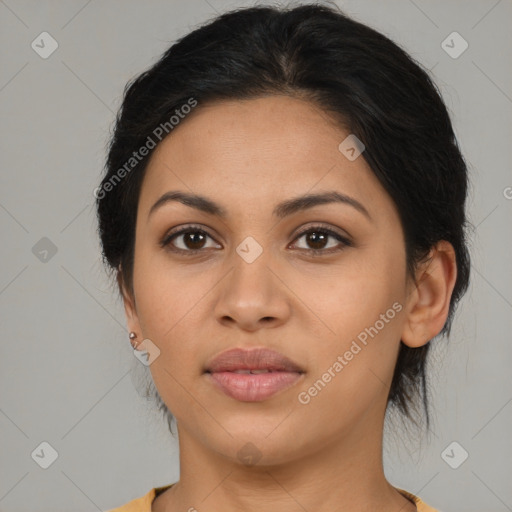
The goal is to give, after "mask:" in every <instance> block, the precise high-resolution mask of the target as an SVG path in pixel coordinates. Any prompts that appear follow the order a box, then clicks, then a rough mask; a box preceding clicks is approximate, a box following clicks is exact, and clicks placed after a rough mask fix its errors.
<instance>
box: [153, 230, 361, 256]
mask: <svg viewBox="0 0 512 512" xmlns="http://www.w3.org/2000/svg"><path fill="white" fill-rule="evenodd" d="M313 232H314V233H318V234H322V235H328V236H331V237H333V238H335V239H336V240H338V242H340V243H341V244H342V247H340V248H332V247H331V248H330V249H299V250H300V251H306V252H308V253H309V254H311V255H313V256H322V255H326V254H332V253H333V252H338V251H341V250H343V249H344V248H345V247H353V244H352V242H351V241H350V240H349V239H348V238H346V237H344V236H342V235H340V234H339V233H336V232H335V231H333V230H331V229H328V228H326V227H324V226H321V225H317V226H309V227H308V228H306V229H304V230H303V231H301V232H300V233H298V234H297V236H296V237H295V239H294V241H297V240H299V239H300V238H301V237H302V236H304V235H306V234H308V233H313ZM185 233H201V234H203V235H206V236H208V237H210V238H211V239H212V240H213V237H212V236H211V235H210V234H209V233H207V232H206V231H205V230H204V229H201V227H199V226H194V225H190V226H185V227H183V228H181V229H179V230H177V231H174V232H171V233H168V234H167V235H165V236H164V238H163V240H162V241H161V242H160V245H161V247H163V248H166V249H168V250H170V251H172V252H176V253H181V254H184V253H185V254H188V255H190V256H192V255H194V254H197V253H199V252H202V251H203V250H204V249H186V250H185V249H178V248H176V247H172V244H171V241H172V240H173V239H174V238H177V237H178V236H179V235H183V234H185ZM333 249H334V250H333Z"/></svg>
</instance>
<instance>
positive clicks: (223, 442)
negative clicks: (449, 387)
mask: <svg viewBox="0 0 512 512" xmlns="http://www.w3.org/2000/svg"><path fill="white" fill-rule="evenodd" d="M466 189H467V169H466V165H465V162H464V159H463V157H462V155H461V153H460V151H459V148H458V144H457V141H456V138H455V136H454V132H453V129H452V126H451V122H450V118H449V115H448V113H447V110H446V107H445V105H444V103H443V101H442V99H441V96H440V94H439V92H438V91H437V89H436V87H435V85H434V84H433V83H432V81H431V80H430V78H429V77H428V75H427V73H426V72H425V71H424V70H423V69H422V68H421V67H420V65H419V64H417V63H416V62H414V61H413V60H412V59H411V57H410V56H408V55H407V54H406V53H405V52H404V51H403V50H402V49H401V48H399V47H398V46H397V45H396V44H395V43H393V42H391V41H390V40H389V39H388V38H386V37H385V36H383V35H382V34H380V33H378V32H376V31H374V30H372V29H370V28H369V27H367V26H365V25H363V24H360V23H358V22H356V21H354V20H352V19H350V18H348V17H346V16H345V15H344V14H343V13H342V12H340V11H339V10H338V9H336V8H335V7H333V8H331V7H326V6H319V5H304V6H299V7H295V8H274V7H254V8H247V9H240V10H237V11H232V12H229V13H226V14H224V15H222V16H220V17H218V18H217V19H215V20H213V21H212V22H210V23H208V24H206V25H204V26H203V27H201V28H199V29H197V30H195V31H193V32H192V33H190V34H188V35H187V36H186V37H184V38H182V39H181V40H180V41H178V42H177V43H176V44H174V45H173V46H171V47H170V48H169V50H168V51H167V52H166V53H165V54H164V55H163V56H162V57H161V59H160V60H159V61H158V62H157V63H156V64H155V65H154V66H153V67H152V68H151V69H149V70H148V71H146V72H144V73H142V74H141V75H140V76H139V77H137V78H136V79H135V80H133V81H132V82H131V83H130V84H129V85H128V86H127V88H126V91H125V97H124V101H123V105H122V108H121V110H120V113H119V116H118V119H117V124H116V128H115V132H114V135H113V138H112V141H111V145H110V148H109V154H108V159H107V165H106V173H105V176H104V178H103V181H102V183H101V185H100V186H99V187H98V189H97V190H96V196H97V208H98V218H99V233H100V237H101V242H102V245H103V255H104V259H105V261H106V263H107V264H108V266H109V267H110V268H111V269H112V271H113V272H114V274H115V276H116V278H117V282H118V284H119V289H120V292H121V294H122V297H123V300H124V305H125V311H126V316H127V324H128V328H129V331H130V340H131V342H132V345H133V346H134V348H135V350H137V351H139V352H140V354H141V359H143V360H144V359H145V364H147V365H149V368H150V371H151V375H152V379H153V381H154V383H155V386H156V389H157V392H156V398H157V399H158V401H159V403H160V406H161V407H162V409H163V410H164V412H165V413H166V414H167V416H168V419H169V421H170V419H172V418H173V417H174V418H175V420H176V424H177V429H178V435H179V446H180V480H179V482H176V483H174V484H173V485H168V486H165V487H159V488H154V489H151V491H150V492H148V493H147V494H146V495H145V496H144V497H142V498H140V499H138V500H135V501H132V502H130V503H128V504H127V505H125V506H124V507H121V508H118V509H115V510H116V511H124V512H129V511H144V512H149V511H153V512H163V511H175V510H176V511H177V510H190V511H192V510H208V511H217V510H223V511H232V510H245V511H249V510H255V511H256V510H280V511H288V510H289V511H292V510H293V511H295V510H306V511H313V510H314V511H315V512H323V511H327V510H329V511H332V510H343V511H344V512H352V511H354V512H355V511H362V510H379V511H381V512H388V511H389V512H391V511H394V512H398V511H401V512H412V511H414V510H417V511H433V510H434V509H433V508H431V507H429V506H428V505H426V504H425V503H424V502H423V501H422V500H421V499H420V498H419V497H417V496H414V495H412V494H411V493H409V492H406V491H404V490H402V489H399V488H396V487H394V486H392V485H391V484H390V483H389V482H388V481H387V480H386V477H385V475H384V471H383V464H382V434H383V425H384V418H385V413H386V410H387V408H388V407H394V408H396V409H397V410H398V411H400V412H402V413H403V414H404V416H405V417H409V418H413V419H414V418H417V417H418V416H417V415H418V414H419V413H420V412H421V408H422V407H423V409H424V413H423V418H424V424H425V426H426V427H427V428H428V404H427V401H426V387H425V386H426V375H425V364H426V360H427V354H428V351H429V347H430V342H431V340H432V339H433V338H435V337H436V336H437V335H438V334H440V333H443V334H445V333H449V328H450V323H451V320H452V317H453V313H454V309H455V306H456V303H457V301H458V300H459V299H460V298H461V296H462V295H463V293H464V292H465V290H466V288H467V285H468V279H469V257H468V252H467V248H466V244H465V225H466V216H465V200H466ZM142 354H143V356H142ZM171 411H172V414H171Z"/></svg>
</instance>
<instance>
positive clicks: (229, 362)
mask: <svg viewBox="0 0 512 512" xmlns="http://www.w3.org/2000/svg"><path fill="white" fill-rule="evenodd" d="M236 370H270V371H276V372H277V371H284V372H297V373H304V370H303V369H302V368H301V367H300V366H299V365H298V364H296V363H295V362H294V361H292V360H291V359H289V358H288V357H286V356H285V355H283V354H280V353H279V352H276V351H275V350H270V349H267V348H255V349H243V348H233V349H230V350H225V351H224V352H221V353H220V354H219V355H218V356H216V357H214V358H213V359H212V360H211V361H210V362H209V363H208V364H207V365H206V369H205V372H206V373H216V372H233V371H236Z"/></svg>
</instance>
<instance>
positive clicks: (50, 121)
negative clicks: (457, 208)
mask: <svg viewBox="0 0 512 512" xmlns="http://www.w3.org/2000/svg"><path fill="white" fill-rule="evenodd" d="M246 5H249V2H242V1H237V2H221V1H220V0H208V1H206V0H191V1H187V2H178V1H170V0H166V1H164V0H161V1H152V2H140V1H139V2H137V1H133V0H131V1H120V0H118V1H108V2H100V1H98V0H96V1H94V0H93V1H86V0H80V1H67V2H57V1H40V2H36V1H35V0H34V1H21V0H6V1H0V43H1V47H2V54H1V55H2V57H1V66H0V115H1V119H2V123H1V131H0V144H1V151H0V158H1V188H0V226H1V233H2V244H1V248H0V251H1V255H2V266H1V270H0V308H1V339H2V343H1V356H2V357H1V359H0V365H1V366H0V368H1V373H0V431H1V438H0V460H1V467H0V511H1V512H18V511H20V512H21V511H27V510H31V511H34V512H37V511H52V512H58V511H69V510H74V511H77V512H79V511H94V510H106V509H108V508H111V507H114V506H119V505H121V504H123V503H125V502H126V501H128V500H130V499H133V498H135V497H138V496H141V495H143V494H145V493H146V492H147V491H149V489H150V488H151V487H153V486H158V485H165V484H168V483H171V482H174V481H176V480H177V479H178V477H179V468H178V458H177V457H178V450H177V444H176V441H175V440H173V438H172V437H171V436H170V434H169V433H168V431H167V427H166V424H165V423H164V422H163V420H161V419H160V416H159V414H158V413H154V412H152V410H153V409H152V408H153V405H154V404H153V402H152V401H148V400H146V399H145V398H144V397H143V396H142V392H143V390H141V389H140V385H139V389H137V383H136V381H137V379H138V378H140V377H141V376H142V377H144V375H142V374H140V368H141V367H142V365H141V364H140V363H139V362H138V361H137V360H136V359H135V358H134V357H133V354H132V351H131V349H130V345H129V341H128V338H127V331H126V327H125V321H124V312H123V310H122V305H121V302H120V301H119V299H118V298H117V296H116V294H115V293H114V291H113V289H112V287H111V286H110V284H109V281H108V279H107V278H106V275H105V273H104V270H103V268H102V265H101V260H100V252H99V245H98V242H97V240H96V235H95V227H96V226H95V216H94V208H93V199H94V198H93V190H94V188H95V187H96V186H97V184H98V181H99V177H100V173H101V170H102V166H103V161H104V157H105V144H106V141H107V137H108V134H109V130H110V128H111V126H112V123H113V119H114V114H115V112H116V109H117V108H118V107H119V105H120V99H121V93H122V89H123V87H124V85H125V83H126V82H127V80H128V79H130V78H131V77H133V76H134V75H135V74H137V73H139V72H141V71H142V70H144V69H146V68H147V67H148V66H149V65H150V64H151V63H153V62H155V61H156V59H157V58H158V57H159V56H160V54H161V53H162V52H163V51H164V50H166V49H167V47H168V46H169V44H170V43H171V42H172V41H173V40H175V39H176V38H177V37H179V36H181V35H184V34H185V33H187V32H188V31H189V30H191V29H192V28H193V27H194V26H195V25H196V24H197V23H200V22H202V21H205V20H206V19H208V18H210V17H211V16H213V15H215V14H216V13H217V12H222V11H225V10H227V9H229V8H231V7H240V6H246ZM338 5H340V6H341V7H343V8H344V9H345V10H346V12H347V13H348V14H349V15H352V16H354V17H355V18H357V19H359V20H361V21H363V22H365V23H367V24H369V25H370V26H372V27H374V28H376V29H378V30H380V31H382V32H383V33H385V34H386V35H388V36H390V37H391V38H392V39H394V40H395V41H396V42H398V43H399V44H401V45H403V46H404V47H405V48H406V49H407V50H408V51H409V52H410V53H411V54H412V55H413V56H414V57H415V58H417V59H418V60H419V61H420V62H421V63H422V64H423V65H425V66H426V67H427V68H429V69H432V70H433V74H434V76H435V79H436V82H437V83H438V85H439V87H440V88H441V91H442V94H443V96H444V98H445V101H446V103H447V105H448V107H449V109H450V112H451V114H452V118H453V122H454V127H455V130H456V133H457V136H458V138H459V141H460V145H461V147H462V151H463V153H464V154H465V156H466V158H467V161H468V164H469V167H470V172H471V181H472V191H471V196H470V204H469V212H470V218H471V221H472V223H473V224H474V226H475V230H474V233H473V241H472V249H471V250H472V257H473V275H472V283H471V287H470V290H469V291H468V294H467V295H466V297H465V299H464V300H463V303H462V304H461V306H460V308H459V311H458V315H457V317H456V320H455V323H454V327H453V333H452V337H451V339H450V341H449V342H446V341H445V340H440V341H439V342H438V343H437V345H436V349H435V351H434V358H433V360H432V363H433V364H432V367H431V374H432V385H433V386H432V389H433V396H432V403H433V406H434V416H435V418H434V419H435V424H434V427H433V434H432V435H431V437H430V439H429V438H427V437H425V436H423V437H421V439H418V434H417V433H415V432H414V430H411V433H410V435H409V438H407V436H406V435H405V434H404V433H403V432H400V431H399V433H391V434H390V435H389V436H387V437H386V459H385V467H386V473H387V475H388V478H389V479H390V481H391V482H392V483H393V484H394V485H397V486H399V487H402V488H405V489H407V490H409V491H411V492H413V493H418V494H419V495H421V496H422V497H423V499H424V500H425V501H426V502H427V503H429V504H431V505H432V506H434V507H438V508H440V509H441V510H442V511H443V512H448V511H453V512H462V511H464V512H473V511H486V512H493V511H495V512H498V511H505V510H512V486H511V485H510V484H511V481H510V478H511V466H512V463H511V460H512V436H510V431H511V423H512V422H511V419H512V418H511V416H512V403H511V402H512V389H511V385H510V370H509V369H510V366H511V364H512V357H511V351H512V349H511V346H512V345H511V343H510V341H511V340H510V332H511V330H512V323H511V318H512V315H511V307H512V293H511V284H512V279H511V277H512V276H511V274H512V273H511V272H510V255H511V254H512V251H511V249H512V247H511V245H512V240H511V236H510V223H511V222H510V221H511V213H512V200H511V199H510V197H512V189H510V188H507V187H512V175H511V172H510V169H511V152H510V144H511V140H512V137H511V136H512V122H511V119H512V117H511V112H512V98H511V97H512V73H511V68H510V55H511V49H512V31H511V30H510V20H512V2H511V1H510V0H508V1H507V0H501V1H496V0H489V1H485V0H480V1H464V2H463V1H453V0H452V1H446V0H439V1H429V2H426V1H422V2H420V0H415V1H412V0H400V1H398V0H396V1H381V2H378V1H376V0H375V1H347V2H338ZM43 31H47V32H49V33H50V34H51V35H52V37H53V38H55V40H56V41H57V42H58V45H59V46H58V49H57V50H56V51H55V52H54V53H53V54H52V55H51V56H50V57H49V58H47V59H43V58H41V57H40V56H39V55H38V54H37V53H36V52H35V51H34V50H33V49H32V48H31V43H32V41H33V40H34V39H36V37H37V36H38V35H39V34H40V33H41V32H43ZM453 31H457V32H459V33H460V34H461V35H462V37H463V38H464V39H465V40H466V41H467V42H468V43H469V48H468V49H467V50H466V51H465V52H464V53H463V54H462V55H461V56H460V57H458V58H456V59H454V58H452V57H450V56H449V55H448V54H447V53H446V52H445V51H444V49H443V48H442V47H441V43H442V41H443V40H445V38H446V37H447V36H448V35H449V34H450V33H452V32H453ZM457 44H458V43H457ZM507 197H508V199H507ZM43 237H46V238H48V239H49V240H51V242H52V243H53V244H54V245H55V247H56V249H57V252H56V253H55V254H52V252H51V250H50V252H48V253H47V254H45V253H44V252H42V251H44V249H45V247H46V249H48V241H46V240H43V241H42V242H39V241H40V239H41V238H43ZM38 242H39V245H36V244H37V243H38ZM45 244H46V245H45ZM34 246H36V249H33V247H34ZM507 257H508V258H507ZM144 369H145V368H144ZM507 370H508V371H507ZM407 439H409V440H407ZM43 441H46V442H48V443H49V444H50V445H51V446H52V447H53V448H54V449H55V450H56V451H57V452H58V458H57V459H56V460H55V462H54V463H53V464H52V465H51V466H50V467H49V468H48V469H42V468H41V467H40V466H39V465H38V464H36V462H35V460H34V459H33V458H32V456H31V454H32V452H33V451H34V450H35V449H36V448H37V447H38V446H39V445H40V443H41V442H43ZM453 441H457V442H458V443H459V444H460V445H461V446H462V447H463V448H464V449H465V450H466V451H467V452H468V453H469V457H468V459H467V460H466V461H465V462H464V463H463V464H462V465H460V467H458V469H452V468H451V467H450V466H449V465H448V464H447V463H446V462H445V461H444V460H443V458H442V457H441V453H442V452H443V451H444V450H445V448H446V447H447V446H448V445H449V444H450V443H452V442H453ZM457 450H459V451H457ZM46 453H48V451H47V452H46ZM450 453H453V454H454V455H453V457H452V458H455V459H456V458H457V457H460V453H461V452H460V448H456V450H455V451H454V452H450ZM45 456H46V455H45ZM311 512H312V511H311Z"/></svg>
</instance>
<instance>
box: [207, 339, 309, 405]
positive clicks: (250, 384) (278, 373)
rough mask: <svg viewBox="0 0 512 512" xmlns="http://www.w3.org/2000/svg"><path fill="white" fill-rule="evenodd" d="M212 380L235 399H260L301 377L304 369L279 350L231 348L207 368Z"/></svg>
mask: <svg viewBox="0 0 512 512" xmlns="http://www.w3.org/2000/svg"><path fill="white" fill-rule="evenodd" d="M204 373H205V376H206V377H207V378H208V379H209V381H210V382H211V383H212V384H213V385H215V386H216V388H217V389H219V390H220V391H222V392H223V393H224V394H226V395H228V396H229V397H231V398H234V399H235V400H239V401H242V402H260V401H263V400H266V399H268V398H270V397H272V396H274V395H275V394H277V393H278V392H280V391H284V390H285V389H288V388H290V387H291V386H293V385H294V384H296V383H297V382H298V381H299V380H302V378H303V375H304V373H305V372H304V370H303V369H302V368H301V367H300V366H299V365H297V364H296V363H295V362H293V361H292V360H291V359H289V358H287V357H286V356H284V355H283V354H280V353H279V352H275V351H273V350H269V349H265V348H260V349H252V350H247V349H232V350H228V351H225V352H222V353H221V354H220V355H219V356H217V357H216V358H215V359H213V360H212V361H211V362H210V363H209V364H208V365H207V366H206V368H205V371H204Z"/></svg>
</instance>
